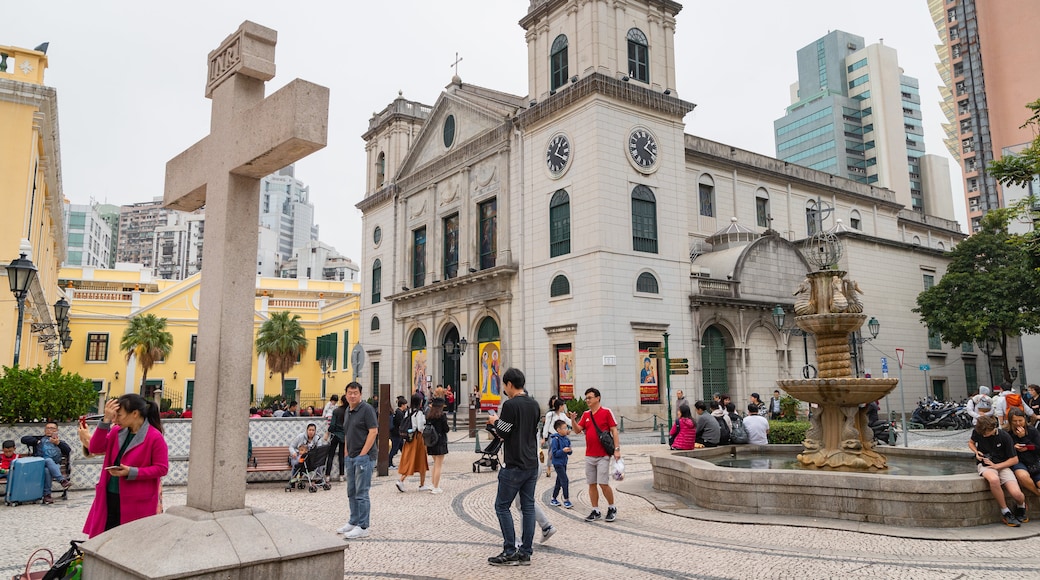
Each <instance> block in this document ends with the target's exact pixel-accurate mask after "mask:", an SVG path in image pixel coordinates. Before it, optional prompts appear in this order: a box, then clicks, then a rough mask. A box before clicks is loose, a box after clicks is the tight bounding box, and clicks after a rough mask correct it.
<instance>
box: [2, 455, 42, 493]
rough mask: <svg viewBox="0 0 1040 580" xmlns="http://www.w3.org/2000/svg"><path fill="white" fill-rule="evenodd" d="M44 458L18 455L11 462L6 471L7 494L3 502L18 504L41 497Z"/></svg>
mask: <svg viewBox="0 0 1040 580" xmlns="http://www.w3.org/2000/svg"><path fill="white" fill-rule="evenodd" d="M43 465H44V459H43V458H42V457H20V458H18V459H15V460H14V461H12V462H11V470H10V471H9V472H8V473H7V495H6V496H5V497H4V503H6V504H7V505H18V504H20V503H35V502H38V501H40V500H42V499H43V480H44V471H43V470H44V466H43Z"/></svg>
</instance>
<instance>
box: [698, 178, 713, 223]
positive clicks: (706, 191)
mask: <svg viewBox="0 0 1040 580" xmlns="http://www.w3.org/2000/svg"><path fill="white" fill-rule="evenodd" d="M697 193H698V195H699V197H700V204H701V215H702V216H705V217H715V180H714V179H712V178H711V176H710V175H708V174H707V173H705V174H704V175H702V176H701V178H700V179H698V180H697Z"/></svg>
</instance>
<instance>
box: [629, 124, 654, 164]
mask: <svg viewBox="0 0 1040 580" xmlns="http://www.w3.org/2000/svg"><path fill="white" fill-rule="evenodd" d="M628 154H629V156H631V157H632V161H634V162H635V164H636V166H637V167H640V168H642V169H649V168H651V167H653V166H654V164H655V163H657V139H656V138H655V137H654V134H653V133H651V132H650V131H649V130H647V129H644V128H642V127H636V128H635V129H633V130H632V132H631V133H630V134H629V135H628Z"/></svg>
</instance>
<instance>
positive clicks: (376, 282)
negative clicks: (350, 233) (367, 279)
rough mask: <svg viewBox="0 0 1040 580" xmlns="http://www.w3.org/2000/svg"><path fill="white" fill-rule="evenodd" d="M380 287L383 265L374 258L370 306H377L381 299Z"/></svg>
mask: <svg viewBox="0 0 1040 580" xmlns="http://www.w3.org/2000/svg"><path fill="white" fill-rule="evenodd" d="M382 287H383V263H382V262H380V261H379V258H376V261H375V262H372V304H379V301H380V300H381V299H382V295H381V290H382ZM377 324H378V322H377ZM377 328H378V326H377Z"/></svg>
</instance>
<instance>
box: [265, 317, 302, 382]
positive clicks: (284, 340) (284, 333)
mask: <svg viewBox="0 0 1040 580" xmlns="http://www.w3.org/2000/svg"><path fill="white" fill-rule="evenodd" d="M306 348H307V336H306V333H304V331H303V326H302V325H301V324H300V315H299V314H292V313H290V312H289V311H288V310H284V311H282V312H275V313H273V314H271V318H269V319H267V320H266V321H265V322H264V323H263V324H262V325H261V326H260V331H259V332H257V334H256V352H257V353H258V354H262V355H265V356H266V357H267V368H268V369H270V370H271V372H273V373H278V374H279V375H280V376H281V378H282V382H281V384H282V385H284V384H285V373H287V372H289V371H291V370H292V368H293V367H294V366H296V361H297V359H299V358H300V353H302V352H303V351H304V350H305V349H306Z"/></svg>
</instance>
